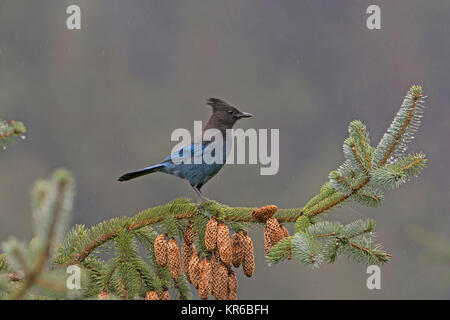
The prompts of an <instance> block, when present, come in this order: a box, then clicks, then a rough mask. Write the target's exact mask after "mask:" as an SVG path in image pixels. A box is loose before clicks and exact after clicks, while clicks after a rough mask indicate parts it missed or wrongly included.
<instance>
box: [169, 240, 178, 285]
mask: <svg viewBox="0 0 450 320" xmlns="http://www.w3.org/2000/svg"><path fill="white" fill-rule="evenodd" d="M167 262H168V264H169V272H170V275H171V276H172V278H174V279H177V278H178V277H179V276H180V274H181V265H180V251H179V249H178V243H177V242H176V241H175V239H170V240H169V243H168V244H167Z"/></svg>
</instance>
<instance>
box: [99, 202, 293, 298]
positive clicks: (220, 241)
mask: <svg viewBox="0 0 450 320" xmlns="http://www.w3.org/2000/svg"><path fill="white" fill-rule="evenodd" d="M277 210H278V208H277V206H275V205H268V206H265V207H262V208H258V209H255V210H253V211H252V213H251V215H252V217H253V218H254V219H255V220H257V221H260V222H265V224H266V225H265V227H264V251H265V253H266V254H267V253H268V252H269V250H270V248H271V247H272V246H273V245H275V244H276V243H277V242H278V241H280V240H281V239H283V238H284V237H288V236H289V232H288V230H287V229H286V227H284V226H281V225H280V224H279V222H278V220H277V219H276V218H274V217H273V216H274V214H275V212H276V211H277ZM194 237H195V233H194V230H193V229H192V227H191V226H190V225H188V226H187V227H186V230H185V232H184V241H183V243H182V245H181V259H180V250H179V247H178V244H177V242H176V241H175V239H174V238H170V239H167V234H166V233H162V234H160V235H158V236H157V237H156V239H155V243H154V253H155V259H156V262H157V263H158V264H159V265H160V266H161V267H166V266H167V267H168V269H169V272H170V275H171V276H172V278H174V279H177V278H178V277H179V276H180V275H181V268H183V271H184V273H185V275H186V278H187V280H188V281H189V282H190V283H192V285H193V286H194V288H195V289H197V290H198V292H199V296H200V298H201V299H204V300H206V299H208V297H209V296H210V295H211V294H212V295H213V296H214V298H216V299H217V300H237V298H238V297H237V286H238V282H237V278H236V272H235V271H234V270H232V268H231V266H232V265H233V266H234V267H235V268H238V267H240V266H241V265H242V270H243V272H244V274H245V275H246V276H247V277H251V276H252V275H253V273H254V272H255V255H254V248H253V241H252V239H251V238H250V237H249V235H248V234H247V233H244V231H242V230H239V231H238V232H236V233H234V234H233V235H232V236H231V237H230V231H229V229H228V226H227V225H226V224H225V223H224V222H223V221H218V220H217V218H216V217H212V218H211V219H210V220H209V221H208V223H207V224H206V230H205V247H206V249H207V250H208V251H209V252H210V255H209V256H207V257H204V258H203V259H201V258H200V257H199V254H198V253H197V250H196V248H195V245H194ZM180 260H181V263H180ZM106 295H107V293H106V292H102V293H101V294H99V297H98V298H99V299H108V297H107V296H106ZM169 299H170V295H169V292H168V291H167V290H166V291H162V292H157V291H148V292H147V293H146V296H145V300H169Z"/></svg>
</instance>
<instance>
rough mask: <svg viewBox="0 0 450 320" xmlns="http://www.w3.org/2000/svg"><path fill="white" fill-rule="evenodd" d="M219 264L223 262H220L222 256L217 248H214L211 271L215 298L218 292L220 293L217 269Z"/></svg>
mask: <svg viewBox="0 0 450 320" xmlns="http://www.w3.org/2000/svg"><path fill="white" fill-rule="evenodd" d="M219 264H221V262H220V257H219V252H218V251H217V249H216V250H214V252H213V254H212V255H211V272H212V280H211V291H212V295H213V296H214V298H216V299H218V298H217V296H218V295H217V293H218V290H217V288H218V286H217V270H218V266H219Z"/></svg>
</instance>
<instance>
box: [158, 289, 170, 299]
mask: <svg viewBox="0 0 450 320" xmlns="http://www.w3.org/2000/svg"><path fill="white" fill-rule="evenodd" d="M158 296H159V300H170V294H169V291H167V290H165V291H162V292H158Z"/></svg>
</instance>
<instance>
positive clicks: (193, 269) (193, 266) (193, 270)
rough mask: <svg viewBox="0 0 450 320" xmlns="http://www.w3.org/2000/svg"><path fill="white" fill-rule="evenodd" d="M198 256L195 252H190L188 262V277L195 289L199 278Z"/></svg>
mask: <svg viewBox="0 0 450 320" xmlns="http://www.w3.org/2000/svg"><path fill="white" fill-rule="evenodd" d="M199 264H200V258H199V257H198V255H197V252H195V251H194V252H193V253H192V257H191V261H190V262H189V278H190V280H191V283H192V285H193V286H194V288H195V289H198V280H199V278H200V268H199Z"/></svg>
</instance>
